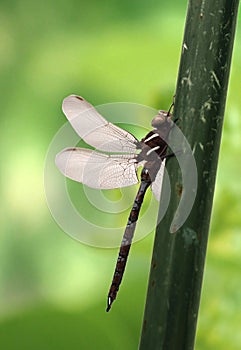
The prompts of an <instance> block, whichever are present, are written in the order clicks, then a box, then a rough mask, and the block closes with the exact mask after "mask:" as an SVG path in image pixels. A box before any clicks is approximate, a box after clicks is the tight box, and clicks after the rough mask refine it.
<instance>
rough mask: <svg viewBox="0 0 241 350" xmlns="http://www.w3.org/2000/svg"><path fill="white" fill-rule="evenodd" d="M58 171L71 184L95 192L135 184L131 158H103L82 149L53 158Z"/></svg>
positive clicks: (134, 167) (117, 156)
mask: <svg viewBox="0 0 241 350" xmlns="http://www.w3.org/2000/svg"><path fill="white" fill-rule="evenodd" d="M55 163H56V165H57V167H58V168H59V170H60V171H61V172H62V173H63V174H64V175H65V176H67V177H69V178H70V179H72V180H75V181H78V182H82V183H83V184H85V185H87V186H89V187H92V188H97V189H111V188H119V187H126V186H130V185H133V184H136V183H137V182H138V178H137V174H136V168H137V163H136V160H135V158H134V157H132V158H130V155H127V154H118V155H107V154H103V153H100V152H97V151H92V150H89V149H85V148H66V149H64V150H63V151H61V152H60V153H58V154H57V156H56V159H55Z"/></svg>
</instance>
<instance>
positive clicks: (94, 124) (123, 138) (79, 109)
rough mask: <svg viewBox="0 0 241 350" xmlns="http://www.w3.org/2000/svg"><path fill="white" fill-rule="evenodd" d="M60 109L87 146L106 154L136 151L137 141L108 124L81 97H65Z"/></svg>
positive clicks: (123, 131) (125, 132)
mask: <svg viewBox="0 0 241 350" xmlns="http://www.w3.org/2000/svg"><path fill="white" fill-rule="evenodd" d="M62 109H63V112H64V114H65V115H66V117H67V118H68V120H69V121H70V123H71V125H72V126H73V128H74V129H75V131H76V132H77V133H78V135H79V136H80V137H81V138H82V139H84V141H85V142H87V143H88V144H89V145H91V146H93V147H95V148H97V149H99V150H101V151H107V152H117V153H118V152H120V153H134V152H135V151H136V147H137V144H138V143H139V142H138V140H137V139H136V138H135V137H134V136H133V135H132V134H130V133H129V132H127V131H125V130H123V129H121V128H119V127H118V126H116V125H114V124H112V123H109V122H108V121H107V120H106V119H105V118H103V117H102V116H101V115H100V114H99V113H98V112H97V110H96V109H95V108H94V107H93V106H92V105H91V104H90V103H88V102H87V101H86V100H85V99H83V97H80V96H76V95H70V96H68V97H66V98H65V99H64V101H63V105H62Z"/></svg>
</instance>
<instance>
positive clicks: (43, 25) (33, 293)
mask: <svg viewBox="0 0 241 350" xmlns="http://www.w3.org/2000/svg"><path fill="white" fill-rule="evenodd" d="M186 2H187V1H180V0H178V1H174V0H173V1H168V2H167V1H161V0H159V1H157V0H149V1H144V0H141V1H140V0H139V1H137V0H134V1H127V0H124V1H116V0H112V1H111V0H109V1H100V2H98V1H97V0H95V1H91V0H90V1H75V0H70V1H68V2H66V1H62V0H60V1H58V2H57V1H53V0H49V1H48V2H47V1H43V2H37V1H33V2H31V1H29V0H22V1H17V0H13V1H12V0H10V1H6V0H5V1H4V0H2V1H1V4H0V50H1V55H0V73H1V82H0V84H1V110H2V112H1V117H0V122H1V139H0V142H1V148H0V150H1V151H0V152H1V169H2V171H1V198H2V206H1V214H0V215H1V235H0V240H1V243H0V266H1V268H0V310H1V311H0V346H1V348H2V349H5V350H16V349H25V350H28V349H31V350H32V349H36V350H37V349H51V350H55V349H58V350H60V349H67V348H71V349H90V350H92V349H116V350H118V349H121V348H122V347H123V345H124V347H125V349H126V350H128V349H130V350H133V349H137V346H138V341H139V335H140V330H141V324H142V317H143V310H144V303H145V294H146V288H147V281H148V272H149V264H150V259H151V252H152V243H153V234H151V235H149V236H148V237H147V238H146V239H144V240H142V241H140V242H138V243H136V244H135V245H134V246H133V247H132V250H131V254H130V259H129V262H128V267H127V271H126V275H125V277H124V281H123V284H122V288H121V290H120V292H119V296H118V300H117V301H116V302H115V303H114V306H113V310H112V311H111V312H110V313H109V314H107V313H106V312H105V304H106V294H107V291H108V288H109V283H110V281H111V277H112V274H113V269H114V265H115V259H116V256H117V252H118V251H117V250H115V249H109V250H108V249H97V248H91V247H88V246H85V245H83V244H80V243H78V242H77V241H74V240H72V239H71V238H70V237H69V236H67V235H66V234H64V233H63V232H62V231H61V229H60V228H59V227H58V226H57V225H56V223H55V222H54V220H53V219H52V217H51V214H50V212H49V210H48V207H47V205H46V202H45V194H44V186H43V167H44V160H45V155H46V152H47V149H48V146H49V144H50V142H51V140H52V138H53V136H54V135H55V133H56V132H57V130H58V129H59V128H60V126H61V125H63V124H64V123H65V117H64V115H63V114H62V112H61V103H62V99H63V98H64V97H65V96H67V95H69V94H71V93H77V94H80V95H82V96H84V97H85V98H86V99H87V100H88V101H90V102H91V103H92V104H94V105H97V104H101V103H107V102H119V101H127V102H128V101H129V102H137V103H141V104H145V105H150V106H152V107H155V108H163V109H165V108H167V107H168V106H169V104H170V101H171V99H172V95H173V92H174V90H175V83H176V77H177V72H178V63H179V57H180V51H181V44H182V35H183V28H184V23H185V14H186ZM239 24H240V21H239ZM240 34H241V26H240V25H239V27H238V30H237V35H236V43H235V47H234V54H233V64H232V71H231V78H230V85H229V95H228V100H227V107H226V115H225V125H224V131H223V138H222V147H221V154H220V162H219V168H218V177H217V185H216V193H215V200H214V208H213V215H212V225H211V234H210V240H209V246H208V254H207V261H206V269H205V276H204V284H203V291H202V300H201V308H200V314H199V322H198V330H197V340H196V349H197V350H211V349H212V350H213V349H219V350H222V349H225V350H226V349H229V350H234V349H240V346H241V334H240V324H241V315H240V312H238V310H240V306H241V299H240V262H241V260H240V246H241V236H240V231H241V229H240V227H241V216H240V212H241V204H240V198H241V186H240V173H241V162H240V156H241V141H240V140H241V138H240V131H241V116H240V111H241V99H240V76H241V66H240V62H241V41H240ZM121 220H123V222H126V215H123V217H122V218H121Z"/></svg>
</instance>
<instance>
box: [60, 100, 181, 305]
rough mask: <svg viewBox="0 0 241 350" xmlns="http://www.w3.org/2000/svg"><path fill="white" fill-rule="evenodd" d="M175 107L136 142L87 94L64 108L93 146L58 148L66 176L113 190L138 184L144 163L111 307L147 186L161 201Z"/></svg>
mask: <svg viewBox="0 0 241 350" xmlns="http://www.w3.org/2000/svg"><path fill="white" fill-rule="evenodd" d="M172 107H173V103H172V105H171V107H170V109H169V110H168V111H164V110H161V111H159V112H158V114H157V115H156V116H154V118H153V120H152V123H151V125H152V127H153V130H151V131H150V132H149V133H148V134H147V135H146V136H145V137H144V138H142V139H141V140H140V141H138V140H137V139H136V138H135V136H133V135H132V134H131V133H130V132H127V131H126V130H124V129H122V128H120V127H118V126H117V125H114V124H112V123H110V122H108V121H107V120H106V119H105V118H104V117H103V116H102V115H100V114H99V112H98V111H97V110H96V109H95V108H94V107H93V106H92V105H91V104H90V103H88V102H87V101H86V100H85V99H84V98H83V97H81V96H77V95H70V96H68V97H66V98H65V99H64V101H63V105H62V109H63V112H64V114H65V115H66V117H67V119H68V121H69V122H70V124H71V125H72V127H73V128H74V130H75V131H76V132H77V134H78V135H79V136H80V138H81V139H83V140H84V141H85V142H86V143H87V144H89V145H90V146H92V147H93V148H95V149H94V150H93V149H87V148H79V147H72V148H65V149H64V150H62V151H61V152H60V153H58V154H57V155H56V159H55V163H56V165H57V167H58V168H59V170H60V171H61V172H62V173H63V175H65V176H66V177H68V178H70V179H72V180H75V181H78V182H81V183H83V184H84V185H86V186H89V187H92V188H95V189H114V188H121V187H126V186H131V185H134V184H137V183H138V182H139V180H138V175H137V170H138V168H139V167H140V166H142V167H143V168H142V171H141V174H140V185H139V189H138V192H137V195H136V198H135V200H134V204H133V206H132V209H131V212H130V215H129V218H128V221H127V225H126V229H125V232H124V235H123V239H122V242H121V246H120V250H119V254H118V259H117V262H116V267H115V271H114V275H113V279H112V283H111V286H110V289H109V293H108V297H107V308H106V311H107V312H108V311H109V310H110V309H111V306H112V303H113V302H114V300H115V299H116V297H117V293H118V290H119V287H120V284H121V281H122V278H123V274H124V271H125V267H126V263H127V259H128V255H129V251H130V247H131V244H132V240H133V237H134V232H135V228H136V223H137V220H138V216H139V213H140V209H141V206H142V203H143V199H144V196H145V193H146V191H147V189H148V188H149V187H151V189H152V192H153V194H154V196H155V197H156V199H157V200H158V201H159V200H160V196H161V187H162V179H163V174H164V167H165V162H166V159H167V158H169V157H171V156H173V155H174V154H173V153H170V154H168V137H169V133H170V131H171V129H172V127H173V126H174V123H175V122H176V121H172V114H171V108H172Z"/></svg>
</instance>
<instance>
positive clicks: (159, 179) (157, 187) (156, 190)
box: [151, 159, 166, 201]
mask: <svg viewBox="0 0 241 350" xmlns="http://www.w3.org/2000/svg"><path fill="white" fill-rule="evenodd" d="M165 161H166V160H165V159H163V161H162V162H161V167H160V169H159V170H158V173H157V175H156V178H155V181H153V182H152V184H151V190H152V192H153V194H154V196H155V197H156V199H157V200H158V201H160V198H161V191H162V183H163V175H164V169H165Z"/></svg>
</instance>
